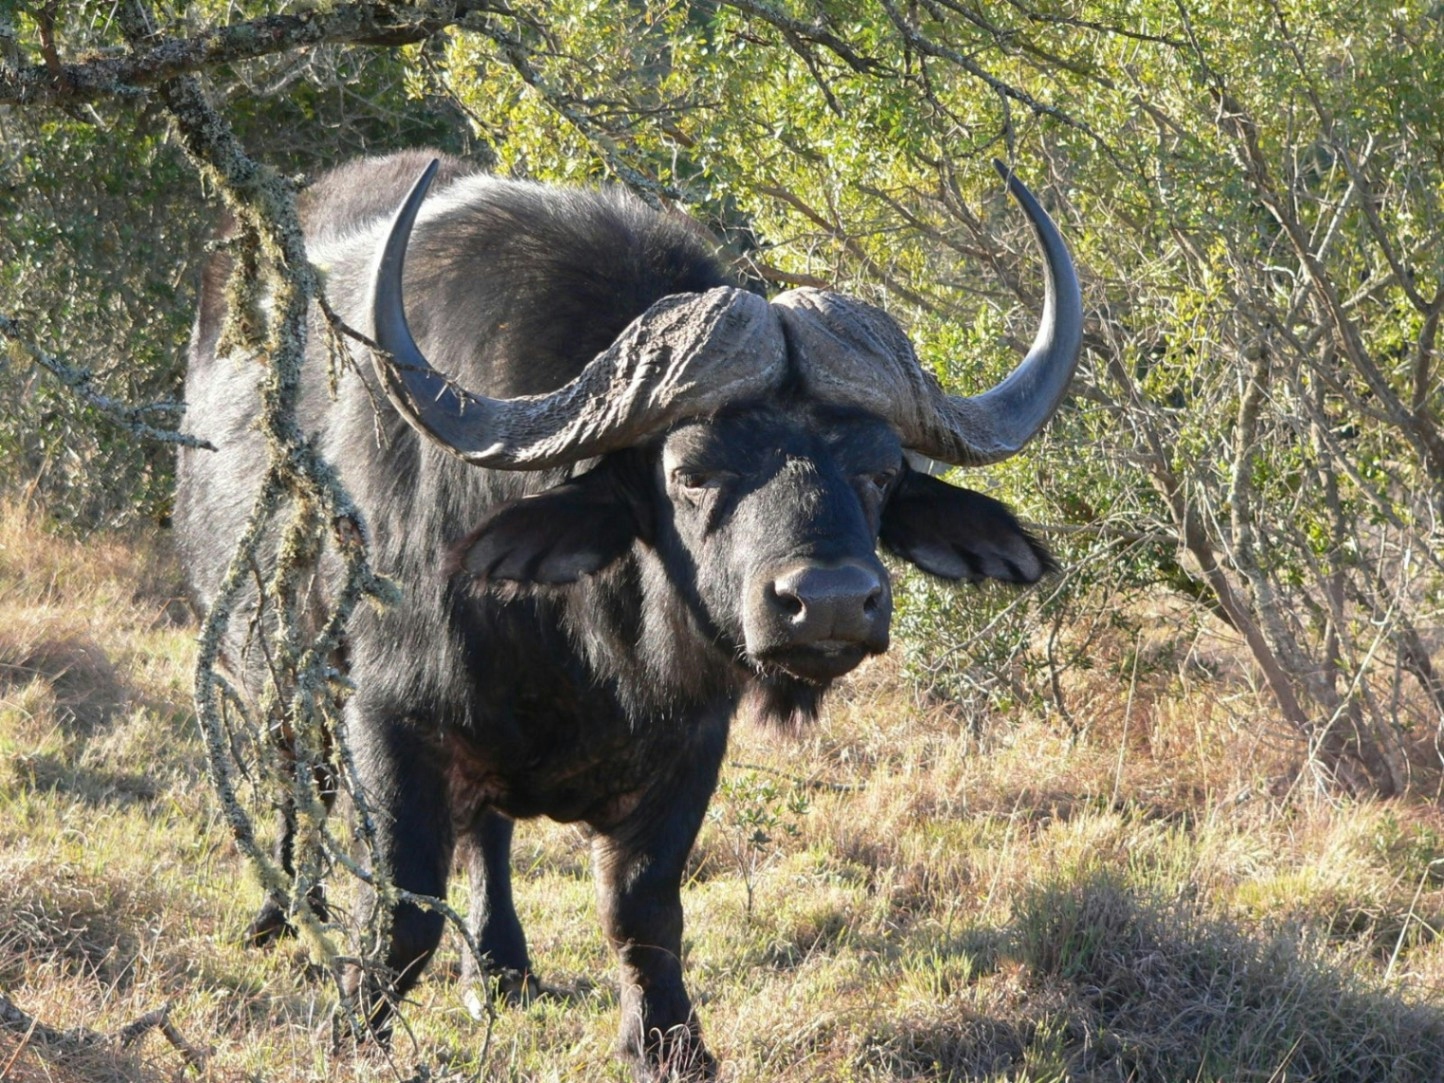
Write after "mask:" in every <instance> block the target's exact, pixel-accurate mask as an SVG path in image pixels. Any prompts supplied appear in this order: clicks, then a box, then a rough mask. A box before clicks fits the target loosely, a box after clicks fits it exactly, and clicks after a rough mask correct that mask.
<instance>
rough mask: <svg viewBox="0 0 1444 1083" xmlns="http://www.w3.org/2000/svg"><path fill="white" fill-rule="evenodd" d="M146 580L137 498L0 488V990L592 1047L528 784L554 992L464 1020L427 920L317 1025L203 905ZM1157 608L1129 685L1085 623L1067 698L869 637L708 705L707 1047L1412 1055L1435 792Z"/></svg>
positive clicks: (185, 644) (596, 972)
mask: <svg viewBox="0 0 1444 1083" xmlns="http://www.w3.org/2000/svg"><path fill="white" fill-rule="evenodd" d="M178 583H179V581H178V576H177V575H176V572H175V570H174V567H173V566H172V565H171V564H170V563H169V561H168V558H167V557H166V555H165V539H164V538H163V537H162V538H155V537H145V538H140V539H128V540H121V539H92V540H89V541H86V542H84V543H80V542H74V541H69V540H65V539H63V538H61V537H56V536H52V535H50V534H48V533H47V531H46V528H45V525H44V522H43V520H41V519H40V518H39V517H37V516H36V515H34V514H33V513H30V512H27V511H26V510H25V509H24V508H22V507H18V506H16V505H9V506H6V507H4V508H3V509H0V993H3V994H4V995H6V996H7V997H9V998H10V1000H11V1001H13V1002H14V1003H15V1004H16V1005H17V1006H19V1007H20V1008H22V1009H23V1010H25V1011H26V1012H29V1013H31V1014H32V1015H33V1016H35V1017H36V1018H38V1019H40V1020H43V1022H44V1023H45V1024H47V1025H48V1026H50V1027H54V1028H60V1029H64V1028H85V1029H86V1030H88V1031H91V1032H99V1033H103V1034H115V1033H116V1032H118V1031H119V1030H120V1029H121V1028H122V1027H124V1026H125V1025H126V1024H127V1023H129V1022H131V1021H132V1020H134V1019H136V1018H138V1017H140V1016H142V1015H143V1014H144V1013H146V1012H148V1011H151V1010H153V1009H155V1008H156V1007H158V1006H160V1005H161V1004H165V1003H169V1004H171V1005H172V1006H173V1014H172V1018H173V1020H174V1022H175V1024H176V1026H177V1027H178V1029H179V1030H180V1031H181V1033H182V1034H184V1035H185V1037H186V1038H187V1039H189V1040H190V1041H191V1042H192V1043H194V1044H197V1045H202V1046H206V1047H209V1049H210V1050H211V1056H210V1059H209V1063H208V1067H207V1068H206V1070H205V1073H204V1077H205V1078H207V1079H215V1080H242V1079H246V1080H250V1079H266V1080H328V1079H356V1080H373V1079H374V1080H384V1079H413V1078H415V1079H422V1078H425V1079H431V1080H451V1079H455V1080H463V1079H472V1078H478V1077H479V1078H481V1079H487V1080H491V1079H496V1080H538V1081H542V1080H559V1081H569V1080H596V1079H603V1080H605V1079H622V1078H624V1075H623V1072H622V1070H621V1068H620V1066H619V1065H618V1064H616V1063H615V1062H614V1061H613V1060H612V1058H611V1056H610V1049H611V1046H612V1042H613V1030H614V1027H615V1020H616V994H615V989H614V987H613V985H612V966H611V960H610V958H609V956H608V952H607V950H606V948H605V946H604V945H603V943H602V939H601V935H600V933H599V931H598V928H597V924H596V920H595V916H594V911H593V901H592V886H591V882H590V876H589V872H588V864H589V863H588V860H587V855H586V852H585V844H584V842H583V840H582V839H581V838H580V836H579V835H578V834H577V832H575V831H574V830H571V829H567V828H561V827H556V826H552V825H546V824H540V823H539V824H528V825H524V826H523V828H522V829H521V830H520V831H519V832H518V841H517V848H516V868H517V879H518V894H519V907H520V909H521V912H522V918H523V921H524V922H525V923H526V926H527V930H528V934H529V937H530V940H531V946H532V951H533V956H534V958H535V960H536V962H537V965H538V967H539V968H541V970H542V976H543V977H544V978H545V979H546V980H548V981H551V982H555V983H558V984H560V985H562V986H566V987H569V988H570V989H571V990H573V995H571V996H570V997H568V998H567V999H566V1000H565V1001H547V1002H540V1003H537V1004H534V1005H532V1006H531V1007H529V1008H526V1009H524V1010H513V1011H504V1012H502V1013H501V1014H500V1015H499V1016H498V1017H497V1019H496V1021H495V1024H494V1026H493V1027H492V1028H491V1031H490V1034H489V1035H488V1033H487V1031H486V1028H485V1027H483V1026H481V1025H479V1024H477V1023H474V1022H473V1021H472V1020H471V1018H470V1017H469V1015H468V1014H467V1012H466V1009H465V1006H464V1003H463V998H462V993H463V990H461V989H459V988H458V985H457V981H456V973H457V961H456V960H457V956H456V952H455V949H454V947H452V948H449V949H448V950H447V951H445V952H443V956H442V957H441V958H440V959H438V961H437V963H436V964H434V965H433V968H432V971H431V973H430V975H429V976H428V978H427V979H426V980H425V981H423V983H422V984H421V985H420V986H419V988H418V990H417V991H416V993H415V998H414V999H415V1003H414V1004H413V1005H412V1007H411V1009H410V1010H409V1011H408V1012H407V1019H408V1021H409V1024H410V1026H411V1031H412V1036H413V1037H402V1038H400V1039H399V1040H398V1041H397V1043H396V1047H395V1050H394V1053H393V1054H392V1056H391V1058H390V1059H388V1058H386V1057H384V1056H382V1055H380V1054H378V1053H376V1052H375V1051H368V1052H363V1053H361V1054H360V1055H357V1054H354V1053H333V1052H332V1050H331V1047H330V1043H329V1041H328V1040H327V1038H326V1029H327V1021H328V1018H329V1012H330V1010H331V1007H332V993H331V990H330V988H329V987H328V986H327V985H326V984H325V983H324V982H320V981H316V980H313V979H312V978H310V977H308V976H307V966H306V957H305V954H304V952H303V950H302V949H300V948H298V947H295V946H287V947H283V948H282V949H280V950H279V951H276V952H272V953H268V954H261V953H251V952H246V951H244V950H242V949H241V948H240V947H239V946H238V945H237V941H238V938H239V934H240V932H241V929H242V928H243V926H244V924H245V921H246V919H247V917H248V916H249V911H250V909H251V908H252V907H253V906H254V904H255V903H256V901H257V891H256V889H255V887H254V885H253V884H252V883H251V881H250V879H249V877H248V876H247V874H246V872H245V870H244V869H243V867H242V865H241V862H240V861H239V859H238V858H237V856H236V854H235V852H234V850H233V848H232V847H231V845H230V843H229V841H228V839H227V838H226V836H225V834H224V831H223V829H222V828H221V826H220V824H219V822H218V820H217V817H216V816H215V813H214V810H213V808H212V805H211V802H210V800H209V794H208V790H207V788H206V784H205V781H204V773H203V770H202V760H201V754H200V749H199V747H198V742H197V740H196V738H195V735H194V733H193V731H192V728H191V727H192V723H191V721H190V708H189V683H190V674H189V666H190V660H191V657H192V645H191V637H192V636H193V634H194V629H193V628H192V627H190V626H188V625H187V624H186V623H185V618H184V610H183V607H181V606H180V605H179V604H178V603H177V601H176V599H177V598H178V597H179V585H178ZM1174 632H1175V629H1174V625H1173V624H1172V623H1171V622H1170V621H1169V620H1167V619H1166V614H1162V613H1161V614H1160V618H1159V620H1158V621H1157V623H1156V624H1155V625H1152V626H1151V627H1150V632H1149V643H1148V644H1147V645H1146V646H1147V649H1148V650H1150V651H1153V652H1155V653H1154V654H1152V655H1150V657H1151V658H1155V659H1156V658H1164V657H1174V656H1176V657H1178V658H1181V659H1183V660H1182V661H1180V662H1179V663H1178V664H1177V665H1175V666H1172V667H1170V666H1167V665H1149V666H1146V667H1141V668H1142V669H1143V671H1144V675H1143V676H1142V677H1140V678H1139V679H1138V680H1137V681H1136V682H1134V683H1133V684H1132V686H1131V687H1130V684H1129V680H1128V678H1127V677H1125V676H1121V675H1122V674H1128V673H1136V672H1138V671H1139V670H1138V668H1133V667H1131V666H1130V665H1129V660H1128V658H1127V655H1126V652H1127V650H1129V649H1131V647H1132V645H1131V644H1120V643H1112V642H1109V641H1108V640H1107V637H1106V636H1099V637H1098V642H1097V644H1096V646H1095V648H1094V650H1095V653H1096V654H1097V656H1098V659H1097V664H1096V665H1094V666H1093V667H1092V668H1091V669H1088V670H1086V671H1079V672H1076V673H1073V674H1070V675H1069V676H1068V678H1067V682H1066V686H1065V687H1064V689H1063V691H1064V693H1065V695H1066V697H1067V700H1068V702H1069V704H1070V712H1071V714H1072V716H1073V719H1074V722H1075V726H1074V727H1073V728H1070V727H1069V726H1067V725H1064V724H1063V723H1061V722H1060V721H1059V720H1058V719H1057V718H1050V717H1046V716H1043V715H1033V714H1025V715H1020V716H1016V717H1012V718H979V717H971V716H968V715H966V714H964V713H963V712H962V711H961V710H960V709H958V708H956V707H949V706H947V705H940V704H937V703H929V702H919V701H916V700H914V699H913V697H912V695H911V694H910V693H909V692H907V691H906V685H905V683H904V682H903V681H901V680H900V679H899V677H898V673H897V665H898V663H897V661H896V660H895V659H889V660H884V661H881V662H879V663H877V664H874V665H873V666H872V667H870V668H869V669H867V670H866V671H865V672H864V673H862V674H860V675H859V676H858V677H857V678H856V679H854V680H853V681H852V682H851V684H850V685H849V687H848V689H847V690H846V691H845V694H844V695H843V696H841V697H840V698H839V699H838V700H837V701H836V702H835V703H834V704H833V706H832V709H831V711H830V713H829V717H828V718H827V719H826V720H825V721H824V722H823V723H822V724H820V725H819V726H818V727H817V728H816V729H814V730H812V731H811V732H809V733H806V734H803V735H801V736H785V735H779V734H769V733H762V732H757V731H743V732H740V733H739V734H738V735H737V738H736V741H735V742H734V746H733V751H732V762H731V764H730V765H729V767H728V769H727V774H726V779H725V785H724V789H723V791H722V792H721V793H720V794H719V797H718V799H717V800H716V801H715V802H714V806H713V815H712V817H711V818H710V819H709V822H708V825H707V827H706V828H705V830H704V834H703V837H702V839H701V841H700V843H699V846H698V849H697V852H696V854H695V855H694V858H693V861H692V865H691V869H692V876H691V879H690V881H689V884H688V886H687V888H686V891H685V895H684V901H685V904H686V906H687V910H688V939H687V951H688V960H687V966H688V972H689V976H690V985H691V988H692V990H693V992H694V995H695V996H696V998H697V1000H698V1001H699V1004H700V1008H701V1011H702V1013H703V1022H704V1026H705V1028H706V1031H707V1034H708V1036H709V1040H710V1042H711V1044H712V1046H713V1047H714V1049H715V1050H716V1051H717V1053H718V1054H719V1055H720V1057H721V1058H722V1059H723V1061H724V1064H725V1067H724V1079H725V1080H729V1081H736V1083H749V1081H762V1080H768V1081H782V1083H789V1081H799V1083H800V1081H802V1080H809V1081H810V1080H833V1081H839V1083H841V1081H860V1080H923V1079H928V1080H938V1079H941V1080H960V1081H961V1080H970V1081H971V1080H978V1081H984V1080H1036V1081H1044V1080H1064V1079H1066V1080H1075V1081H1082V1080H1087V1081H1100V1083H1101V1081H1110V1083H1111V1081H1123V1080H1136V1081H1148V1080H1157V1081H1160V1083H1172V1081H1179V1080H1183V1081H1187V1080H1220V1081H1222V1080H1228V1081H1234V1080H1259V1081H1266V1080H1305V1079H1317V1080H1375V1079H1391V1080H1405V1081H1408V1080H1419V1081H1425V1080H1429V1081H1434V1080H1438V1079H1440V1078H1444V944H1441V942H1440V938H1439V936H1438V935H1437V932H1436V930H1438V929H1439V928H1440V927H1441V921H1444V817H1441V815H1440V813H1439V811H1438V809H1437V807H1436V806H1435V805H1434V804H1433V803H1432V802H1429V801H1425V800H1422V799H1421V800H1400V801H1396V802H1393V803H1390V804H1367V805H1358V804H1355V805H1341V804H1337V803H1331V802H1330V801H1328V800H1326V799H1324V798H1323V797H1321V796H1319V795H1316V794H1314V793H1312V792H1310V791H1309V789H1308V788H1307V786H1305V785H1302V784H1300V783H1299V781H1298V776H1297V774H1296V772H1295V770H1294V767H1295V764H1294V760H1293V756H1294V750H1293V749H1292V748H1291V747H1289V746H1288V744H1287V743H1286V742H1284V741H1283V740H1281V739H1279V738H1278V736H1277V735H1276V729H1275V727H1274V726H1273V725H1272V720H1271V718H1270V716H1269V712H1268V710H1267V707H1266V705H1264V704H1263V703H1262V702H1261V701H1260V700H1259V698H1258V697H1257V696H1256V695H1255V694H1254V692H1253V690H1252V689H1251V687H1250V684H1249V675H1248V671H1247V668H1246V667H1245V666H1243V665H1241V664H1240V663H1239V660H1238V655H1237V652H1235V651H1233V650H1232V647H1231V645H1230V644H1229V643H1228V642H1227V640H1226V639H1224V638H1222V637H1220V636H1216V635H1215V636H1213V637H1212V638H1211V639H1209V640H1207V641H1202V640H1199V639H1197V638H1195V637H1191V638H1190V639H1189V641H1188V642H1186V643H1181V644H1178V643H1172V642H1170V641H1169V636H1170V635H1171V634H1174ZM1203 655H1206V656H1207V657H1206V658H1203V660H1202V661H1200V658H1202V657H1203ZM1190 659H1192V660H1191V661H1190ZM1205 663H1206V664H1205ZM1130 693H1131V694H1130ZM759 817H760V818H761V819H762V820H763V821H765V822H766V823H767V825H768V831H767V834H768V836H769V841H768V842H766V843H762V844H752V843H749V842H748V841H747V840H748V838H750V830H749V828H748V825H755V824H756V823H757V822H758V820H759ZM456 901H458V902H459V901H460V900H456ZM184 1074H186V1069H185V1068H184V1066H183V1062H182V1059H181V1056H180V1054H179V1053H178V1052H177V1051H176V1050H175V1049H173V1048H172V1047H171V1046H170V1045H168V1044H167V1043H166V1042H165V1041H164V1039H163V1038H162V1037H161V1036H160V1035H159V1034H158V1033H151V1034H149V1035H147V1036H146V1037H145V1038H144V1039H143V1040H142V1041H140V1042H139V1043H137V1044H136V1045H135V1046H133V1047H131V1048H129V1049H121V1048H119V1047H118V1046H116V1045H114V1044H103V1045H101V1046H99V1047H92V1048H89V1049H85V1050H79V1051H77V1050H75V1049H69V1048H66V1047H63V1045H62V1044H57V1043H53V1042H46V1041H42V1040H40V1039H39V1038H38V1037H37V1036H36V1035H35V1034H31V1035H29V1036H27V1035H26V1034H25V1033H23V1032H20V1031H13V1030H6V1029H4V1028H0V1079H5V1080H21V1081H30V1080H42V1079H44V1080H63V1081H70V1080H132V1079H136V1080H142V1079H143V1080H149V1079H157V1080H159V1079H172V1078H177V1077H179V1076H182V1075H184Z"/></svg>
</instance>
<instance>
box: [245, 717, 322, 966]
mask: <svg viewBox="0 0 1444 1083" xmlns="http://www.w3.org/2000/svg"><path fill="white" fill-rule="evenodd" d="M281 754H282V760H283V762H284V763H286V764H288V765H289V766H291V767H292V768H294V767H295V764H296V754H295V751H294V746H293V744H291V743H288V742H282V743H281ZM326 754H327V755H328V756H329V754H330V749H329V748H328V749H327V750H326ZM292 774H295V772H294V770H293V771H292ZM311 781H312V784H313V785H314V786H315V789H316V795H317V796H318V797H319V799H320V801H321V804H322V807H323V809H324V810H325V813H326V814H327V815H329V814H330V812H331V806H332V805H333V804H335V801H336V775H335V769H334V768H333V767H332V766H331V764H330V762H329V760H328V761H327V762H323V763H319V764H316V765H314V766H313V767H312V769H311ZM279 813H280V816H279V819H280V831H279V833H278V835H277V837H276V850H275V856H276V863H277V864H278V865H280V866H281V869H282V870H283V871H284V872H285V874H286V875H287V876H288V877H291V878H292V880H293V882H294V878H295V875H296V815H297V814H296V802H295V799H294V798H293V797H291V796H290V795H287V796H286V797H284V798H283V799H282V801H281V804H280V809H279ZM305 895H306V904H307V905H309V906H310V908H311V912H312V913H313V914H314V915H315V916H316V918H317V920H318V921H326V920H327V919H328V918H329V916H330V914H329V911H328V910H327V907H326V894H325V890H324V889H323V888H322V886H321V885H320V884H319V883H315V884H311V885H310V886H309V887H307V889H306V893H305ZM290 912H291V903H290V900H288V899H287V898H286V897H285V896H283V895H281V894H279V893H277V892H275V891H267V892H266V898H265V900H264V901H263V902H262V903H261V908H260V910H259V911H257V913H256V916H255V917H254V918H252V919H251V923H250V924H249V925H248V926H246V931H245V933H244V934H243V936H242V943H244V944H245V945H246V946H247V947H253V948H259V947H266V946H268V945H270V944H272V943H273V942H275V941H276V940H279V939H280V938H281V937H285V936H295V935H296V929H295V926H293V925H292V924H291V921H290Z"/></svg>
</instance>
